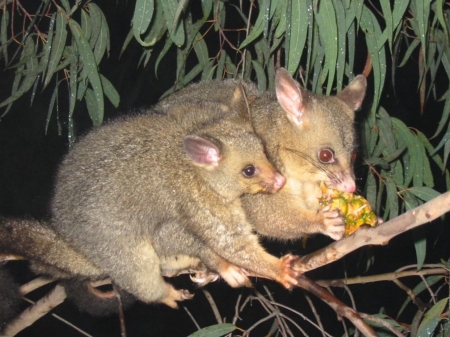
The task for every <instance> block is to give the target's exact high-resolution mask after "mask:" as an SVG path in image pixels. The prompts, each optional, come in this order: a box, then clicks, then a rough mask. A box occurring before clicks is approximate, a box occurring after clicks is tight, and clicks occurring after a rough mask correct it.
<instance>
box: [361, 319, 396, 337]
mask: <svg viewBox="0 0 450 337" xmlns="http://www.w3.org/2000/svg"><path fill="white" fill-rule="evenodd" d="M360 315H361V317H362V318H364V319H366V320H368V321H372V322H376V323H377V324H379V325H381V326H384V327H385V328H386V329H388V330H389V331H390V332H392V333H393V334H394V335H396V336H398V337H403V334H402V333H401V332H398V331H397V330H395V329H394V328H393V327H392V326H391V325H390V324H388V323H386V321H385V320H384V319H380V318H378V317H376V316H372V315H368V314H364V313H361V314H360Z"/></svg>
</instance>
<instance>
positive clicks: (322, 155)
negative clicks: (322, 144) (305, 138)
mask: <svg viewBox="0 0 450 337" xmlns="http://www.w3.org/2000/svg"><path fill="white" fill-rule="evenodd" d="M317 157H318V158H319V161H320V162H321V163H322V164H331V163H334V162H335V159H334V152H333V150H331V149H328V148H325V149H320V150H319V153H317Z"/></svg>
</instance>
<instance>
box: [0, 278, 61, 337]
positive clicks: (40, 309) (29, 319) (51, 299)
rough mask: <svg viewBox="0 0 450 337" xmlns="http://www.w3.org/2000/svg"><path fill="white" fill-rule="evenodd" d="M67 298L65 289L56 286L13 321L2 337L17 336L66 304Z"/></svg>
mask: <svg viewBox="0 0 450 337" xmlns="http://www.w3.org/2000/svg"><path fill="white" fill-rule="evenodd" d="M65 298H66V292H65V290H64V287H63V286H61V285H59V284H58V285H56V287H55V288H54V289H53V290H52V291H51V292H49V293H48V294H47V295H45V296H44V297H42V298H41V299H40V300H39V301H37V302H36V303H35V304H34V305H33V306H31V307H29V308H28V309H26V310H25V311H23V312H22V313H21V314H20V315H19V316H18V317H16V318H15V319H14V320H13V321H11V322H10V323H9V324H8V325H7V326H6V327H5V329H4V330H3V332H2V337H10V336H15V335H16V334H18V333H19V332H20V331H22V330H23V329H25V328H26V327H28V326H30V325H31V324H33V323H34V322H35V321H36V320H38V319H39V318H41V317H42V316H44V315H46V314H47V313H48V312H49V311H50V310H52V309H53V308H54V307H56V306H58V305H59V304H61V303H62V302H64V300H65Z"/></svg>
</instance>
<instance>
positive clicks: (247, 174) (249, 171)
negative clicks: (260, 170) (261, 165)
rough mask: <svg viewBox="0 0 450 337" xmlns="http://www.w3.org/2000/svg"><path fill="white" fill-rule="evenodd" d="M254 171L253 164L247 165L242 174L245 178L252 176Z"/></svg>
mask: <svg viewBox="0 0 450 337" xmlns="http://www.w3.org/2000/svg"><path fill="white" fill-rule="evenodd" d="M255 173H256V167H254V166H253V165H248V166H246V167H245V168H244V169H243V170H242V174H243V175H244V177H247V178H250V177H253V176H254V175H255Z"/></svg>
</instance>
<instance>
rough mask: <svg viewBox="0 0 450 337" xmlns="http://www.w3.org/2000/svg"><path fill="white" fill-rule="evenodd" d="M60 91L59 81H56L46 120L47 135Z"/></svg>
mask: <svg viewBox="0 0 450 337" xmlns="http://www.w3.org/2000/svg"><path fill="white" fill-rule="evenodd" d="M58 89H59V85H58V79H56V85H55V89H53V93H52V97H51V99H50V104H49V106H48V110H47V118H46V120H45V134H47V131H48V126H49V125H50V119H51V117H52V113H53V109H54V108H55V102H56V98H57V97H58V91H59V90H58Z"/></svg>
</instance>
